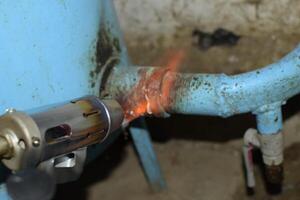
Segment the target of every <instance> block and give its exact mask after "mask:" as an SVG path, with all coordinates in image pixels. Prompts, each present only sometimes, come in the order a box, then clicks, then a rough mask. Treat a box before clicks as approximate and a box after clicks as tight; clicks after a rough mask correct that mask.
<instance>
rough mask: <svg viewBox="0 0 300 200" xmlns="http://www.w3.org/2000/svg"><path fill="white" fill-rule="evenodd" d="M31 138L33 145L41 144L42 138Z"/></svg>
mask: <svg viewBox="0 0 300 200" xmlns="http://www.w3.org/2000/svg"><path fill="white" fill-rule="evenodd" d="M31 139H32V145H33V146H34V147H38V146H40V144H41V140H40V139H39V138H37V137H32V138H31Z"/></svg>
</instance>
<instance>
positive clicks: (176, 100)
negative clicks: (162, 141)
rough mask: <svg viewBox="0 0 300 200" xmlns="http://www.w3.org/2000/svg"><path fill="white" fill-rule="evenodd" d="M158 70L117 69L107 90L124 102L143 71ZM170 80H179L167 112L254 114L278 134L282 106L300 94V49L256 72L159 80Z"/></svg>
mask: <svg viewBox="0 0 300 200" xmlns="http://www.w3.org/2000/svg"><path fill="white" fill-rule="evenodd" d="M156 69H157V68H153V67H131V68H129V69H128V68H122V69H121V68H115V69H114V71H113V72H112V74H111V77H110V79H109V81H108V83H107V90H108V91H109V92H110V94H111V95H113V96H114V97H116V98H119V99H120V100H121V101H122V100H123V99H124V98H123V97H122V98H120V96H126V94H128V93H129V92H130V91H131V90H133V88H134V87H135V86H136V85H137V84H138V83H139V82H140V81H141V79H143V78H145V77H142V76H141V75H140V74H141V71H147V73H148V74H151V73H153V71H156ZM170 79H175V82H174V84H173V86H172V88H170V97H169V99H171V100H170V103H165V102H161V104H162V105H166V104H167V106H165V109H166V111H167V112H169V113H181V114H193V115H212V116H221V117H229V116H232V115H235V114H240V113H246V112H253V113H254V114H256V115H257V116H258V119H257V120H258V122H259V124H260V125H259V126H258V128H259V129H260V130H261V132H262V133H265V134H271V133H276V132H277V131H278V130H280V129H281V128H282V116H281V109H280V107H281V105H282V104H284V103H285V102H286V100H287V99H289V98H290V97H292V96H294V95H296V94H298V93H299V92H300V46H298V47H297V48H296V49H295V50H294V51H293V52H291V53H290V54H288V55H287V56H285V57H284V58H283V59H281V60H279V61H278V62H277V63H274V64H271V65H269V66H267V67H265V68H262V69H258V70H255V71H252V72H248V73H244V74H240V75H233V76H227V75H225V74H191V73H176V72H167V73H166V74H165V75H164V76H163V78H162V79H161V80H159V81H161V83H160V84H163V82H164V81H165V80H170ZM160 100H161V99H160ZM161 101H163V100H161ZM264 113H266V114H264ZM265 118H272V119H274V122H275V123H270V121H268V119H265ZM270 120H271V119H270Z"/></svg>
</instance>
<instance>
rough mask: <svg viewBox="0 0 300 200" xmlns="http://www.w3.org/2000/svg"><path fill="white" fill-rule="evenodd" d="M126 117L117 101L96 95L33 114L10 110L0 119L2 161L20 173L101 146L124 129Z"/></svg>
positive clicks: (0, 153) (0, 152)
mask: <svg viewBox="0 0 300 200" xmlns="http://www.w3.org/2000/svg"><path fill="white" fill-rule="evenodd" d="M123 116H124V115H123V110H122V108H121V106H120V105H119V104H118V102H117V101H115V100H100V99H99V98H97V97H95V96H86V97H83V98H79V99H75V100H73V101H70V102H68V103H64V104H61V105H58V106H54V107H52V108H50V109H49V108H47V109H43V111H40V112H35V113H31V114H27V113H24V112H18V111H9V112H7V113H6V114H4V115H3V116H1V117H0V155H1V157H2V161H3V163H4V164H5V165H6V166H7V167H8V168H10V169H12V170H20V169H24V168H28V167H35V166H36V165H37V164H39V163H41V162H43V161H46V160H48V159H50V158H54V157H57V156H60V155H64V154H67V153H70V152H72V151H74V150H77V149H80V148H83V147H87V146H89V145H92V144H96V143H100V142H102V141H104V140H105V139H106V138H107V137H108V135H109V134H110V133H111V132H113V131H115V130H116V129H118V128H120V127H121V125H122V122H123Z"/></svg>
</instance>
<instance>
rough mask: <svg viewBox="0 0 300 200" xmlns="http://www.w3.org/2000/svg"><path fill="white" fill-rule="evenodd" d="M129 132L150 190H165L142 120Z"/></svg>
mask: <svg viewBox="0 0 300 200" xmlns="http://www.w3.org/2000/svg"><path fill="white" fill-rule="evenodd" d="M130 132H131V135H132V139H133V142H134V145H135V148H136V151H137V153H138V155H139V158H140V162H141V164H142V166H143V168H144V172H145V175H146V177H147V179H148V181H149V183H150V186H151V188H152V189H153V190H154V191H160V190H163V189H165V188H166V182H165V180H164V178H163V175H162V172H161V169H160V166H159V162H158V160H157V157H156V155H155V152H154V149H153V146H152V144H151V139H150V137H149V133H148V131H147V127H146V124H145V121H144V119H143V118H141V119H140V120H139V124H137V125H136V126H135V125H133V126H131V127H130Z"/></svg>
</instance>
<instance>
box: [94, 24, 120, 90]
mask: <svg viewBox="0 0 300 200" xmlns="http://www.w3.org/2000/svg"><path fill="white" fill-rule="evenodd" d="M100 27H101V29H100V30H99V32H98V37H97V40H96V41H95V42H94V44H93V51H92V55H91V58H90V60H91V63H92V65H94V68H93V69H92V70H91V71H90V73H89V76H90V85H91V87H92V88H94V87H95V86H96V83H97V81H99V76H100V75H102V77H101V82H102V83H105V82H106V80H107V76H108V74H109V73H110V71H111V69H112V68H113V67H114V66H115V65H117V64H118V63H119V55H120V52H121V46H120V41H119V39H118V38H117V37H115V36H114V35H113V34H112V32H111V30H110V28H109V27H108V26H106V25H105V23H103V24H101V26H100ZM101 85H103V84H101Z"/></svg>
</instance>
